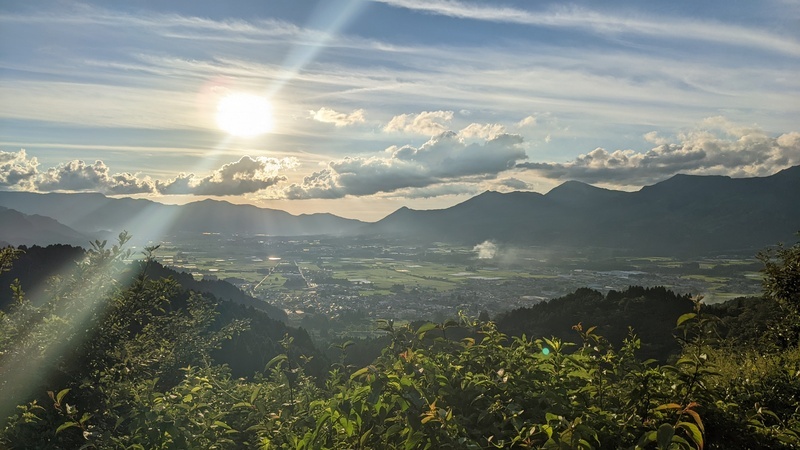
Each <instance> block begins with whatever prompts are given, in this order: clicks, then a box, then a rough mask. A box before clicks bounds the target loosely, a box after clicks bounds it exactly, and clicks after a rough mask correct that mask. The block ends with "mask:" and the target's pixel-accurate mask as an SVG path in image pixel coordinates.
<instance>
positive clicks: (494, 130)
mask: <svg viewBox="0 0 800 450" xmlns="http://www.w3.org/2000/svg"><path fill="white" fill-rule="evenodd" d="M505 132H506V127H504V126H503V125H500V124H499V123H485V124H480V123H471V124H469V125H467V126H466V127H465V128H464V129H462V130H461V131H459V132H458V134H459V136H461V137H463V138H480V139H494V138H496V137H497V136H500V135H501V134H505Z"/></svg>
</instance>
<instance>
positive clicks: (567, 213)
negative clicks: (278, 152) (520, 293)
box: [362, 166, 800, 254]
mask: <svg viewBox="0 0 800 450" xmlns="http://www.w3.org/2000/svg"><path fill="white" fill-rule="evenodd" d="M798 199H800V166H797V167H791V168H789V169H785V170H783V171H781V172H778V173H776V174H774V175H772V176H768V177H758V178H730V177H726V176H695V175H675V176H673V177H672V178H669V179H668V180H665V181H663V182H660V183H657V184H654V185H652V186H645V187H643V188H642V189H640V190H639V191H635V192H623V191H614V190H608V189H602V188H598V187H594V186H591V185H588V184H585V183H581V182H577V181H569V182H566V183H564V184H562V185H560V186H558V187H556V188H554V189H553V190H551V191H550V192H548V193H547V194H544V195H543V194H539V193H536V192H511V193H507V194H503V193H499V192H491V191H488V192H484V193H483V194H480V195H478V196H476V197H473V198H471V199H469V200H467V201H465V202H463V203H460V204H458V205H455V206H453V207H451V208H447V209H441V210H427V211H415V210H411V209H408V208H401V209H399V210H397V211H395V212H394V213H392V214H390V215H389V216H387V217H385V218H384V219H382V220H380V221H378V222H376V223H374V224H371V225H368V226H366V227H365V228H364V229H362V232H368V233H371V234H377V235H402V236H415V237H417V238H420V239H425V240H441V241H449V242H460V243H463V244H476V243H480V242H483V241H486V240H489V241H495V242H504V243H513V244H525V245H536V246H565V247H573V248H576V247H578V248H579V247H584V248H587V247H592V248H611V249H619V250H623V251H634V252H637V253H639V254H649V253H653V254H700V253H720V252H722V253H728V252H730V253H734V252H736V253H738V252H748V253H750V252H752V251H757V250H759V249H763V248H764V247H766V246H769V245H774V244H776V243H777V242H794V241H795V240H796V239H797V237H796V233H797V232H798V231H800V201H799V200H798Z"/></svg>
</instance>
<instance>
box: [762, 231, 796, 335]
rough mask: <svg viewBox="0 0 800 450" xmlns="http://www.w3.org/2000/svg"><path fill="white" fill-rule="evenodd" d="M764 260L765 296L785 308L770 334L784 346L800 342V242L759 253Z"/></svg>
mask: <svg viewBox="0 0 800 450" xmlns="http://www.w3.org/2000/svg"><path fill="white" fill-rule="evenodd" d="M758 259H759V260H760V261H761V262H762V263H764V269H762V272H763V273H764V281H763V284H764V296H765V297H768V298H770V299H773V300H775V301H777V302H778V304H779V305H780V307H781V310H782V312H783V315H782V317H781V318H780V320H779V321H778V323H777V324H776V325H775V326H774V327H773V328H772V329H771V330H770V333H768V334H769V337H771V338H773V339H775V341H776V344H778V345H779V346H780V347H782V348H787V347H795V346H798V345H800V242H796V243H795V244H794V245H792V246H791V247H786V246H784V245H779V246H778V247H777V248H775V249H769V250H765V251H763V252H761V253H759V254H758Z"/></svg>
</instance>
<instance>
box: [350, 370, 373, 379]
mask: <svg viewBox="0 0 800 450" xmlns="http://www.w3.org/2000/svg"><path fill="white" fill-rule="evenodd" d="M367 372H369V367H364V368H363V369H358V370H356V371H355V372H353V374H352V375H350V379H351V380H355V379H356V378H358V377H360V376H361V375H364V374H366V373H367Z"/></svg>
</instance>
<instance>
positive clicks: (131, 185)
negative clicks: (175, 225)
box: [0, 150, 298, 196]
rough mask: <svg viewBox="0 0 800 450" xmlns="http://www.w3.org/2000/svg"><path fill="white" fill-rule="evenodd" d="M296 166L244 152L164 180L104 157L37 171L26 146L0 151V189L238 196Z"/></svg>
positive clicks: (278, 178) (291, 161) (274, 180)
mask: <svg viewBox="0 0 800 450" xmlns="http://www.w3.org/2000/svg"><path fill="white" fill-rule="evenodd" d="M297 164H298V162H297V160H296V159H294V158H283V159H277V158H265V157H256V158H251V157H250V156H243V157H242V158H241V159H239V160H238V161H236V162H232V163H229V164H224V165H223V166H222V167H220V168H219V169H216V170H214V171H212V172H211V174H209V175H207V176H204V177H203V176H197V175H195V174H192V173H188V174H187V173H180V174H178V175H177V176H175V177H174V178H171V179H169V180H167V181H157V180H156V181H154V180H152V179H151V178H150V177H147V176H145V177H142V176H141V175H139V174H132V173H128V172H123V173H113V174H112V173H111V171H110V169H109V167H108V166H107V165H106V164H105V163H104V162H103V161H99V160H98V161H95V162H94V163H93V164H87V163H86V162H84V161H81V160H73V161H68V162H66V163H61V164H59V165H57V166H55V167H51V168H49V169H47V170H46V171H43V172H41V171H39V169H38V166H39V162H38V160H37V159H36V157H28V155H27V153H26V152H25V150H20V151H18V152H3V151H0V187H5V188H9V189H14V190H25V191H39V192H54V191H67V192H100V193H103V194H110V195H121V194H127V195H131V194H163V195H213V196H228V195H243V194H249V193H253V192H258V191H260V190H262V189H266V188H268V187H271V186H274V185H275V184H277V183H279V182H282V181H285V180H286V177H285V176H284V175H281V174H280V172H281V171H283V170H287V169H292V168H294V167H296V166H297Z"/></svg>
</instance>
